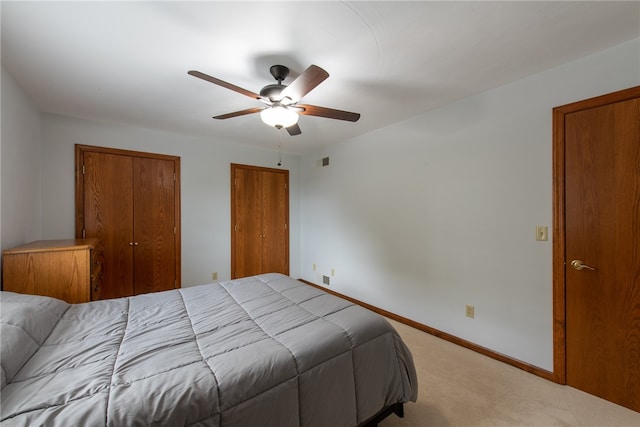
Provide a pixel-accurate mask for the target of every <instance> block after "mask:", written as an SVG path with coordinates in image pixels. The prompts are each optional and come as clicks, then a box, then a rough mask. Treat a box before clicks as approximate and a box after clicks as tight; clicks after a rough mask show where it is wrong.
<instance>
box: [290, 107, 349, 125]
mask: <svg viewBox="0 0 640 427" xmlns="http://www.w3.org/2000/svg"><path fill="white" fill-rule="evenodd" d="M295 106H296V107H298V108H302V111H298V113H299V114H304V115H306V116H317V117H326V118H327V119H338V120H346V121H348V122H357V121H358V119H359V118H360V114H358V113H352V112H349V111H342V110H334V109H333V108H327V107H318V106H317V105H309V104H296V105H295Z"/></svg>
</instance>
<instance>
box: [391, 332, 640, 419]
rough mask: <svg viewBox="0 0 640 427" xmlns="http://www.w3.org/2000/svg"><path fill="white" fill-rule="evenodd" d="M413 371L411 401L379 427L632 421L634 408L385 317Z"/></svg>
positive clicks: (637, 415)
mask: <svg viewBox="0 0 640 427" xmlns="http://www.w3.org/2000/svg"><path fill="white" fill-rule="evenodd" d="M391 323H392V324H393V325H394V327H395V328H396V329H397V330H398V332H399V333H400V335H401V336H402V338H403V339H404V341H405V342H406V344H407V345H408V346H409V348H410V349H411V352H412V354H413V358H414V362H415V364H416V370H417V371H418V381H419V393H418V401H417V402H416V403H408V404H406V405H405V417H404V418H398V417H397V416H395V415H390V416H389V417H388V418H387V419H385V420H384V421H383V422H382V423H380V425H379V426H380V427H406V426H413V427H423V426H424V427H439V426H451V427H471V426H483V427H484V426H486V427H499V426H536V427H537V426H593V427H604V426H612V427H614V426H615V427H626V426H629V427H632V426H633V427H638V426H640V413H638V412H634V411H631V410H630V409H626V408H624V407H622V406H619V405H616V404H613V403H610V402H607V401H605V400H603V399H600V398H598V397H595V396H591V395H589V394H586V393H583V392H582V391H579V390H576V389H574V388H571V387H567V386H562V385H558V384H555V383H553V382H551V381H547V380H545V379H543V378H540V377H538V376H535V375H532V374H529V373H527V372H524V371H522V370H520V369H518V368H515V367H512V366H510V365H506V364H504V363H501V362H498V361H496V360H494V359H491V358H489V357H486V356H483V355H481V354H478V353H476V352H474V351H471V350H468V349H466V348H463V347H460V346H457V345H455V344H452V343H450V342H447V341H444V340H442V339H440V338H436V337H434V336H432V335H429V334H426V333H424V332H422V331H419V330H417V329H414V328H411V327H409V326H406V325H404V324H401V323H398V322H395V321H391Z"/></svg>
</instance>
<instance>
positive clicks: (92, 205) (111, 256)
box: [79, 151, 133, 298]
mask: <svg viewBox="0 0 640 427" xmlns="http://www.w3.org/2000/svg"><path fill="white" fill-rule="evenodd" d="M82 161H83V163H82V164H83V166H82V168H81V170H82V171H83V175H84V203H83V206H84V234H85V236H86V237H97V238H98V239H100V246H101V248H100V249H101V251H102V254H103V256H104V265H105V266H107V267H106V268H104V269H103V272H102V274H103V283H104V284H105V286H103V289H102V293H101V298H117V297H121V296H128V295H133V257H132V255H133V246H130V245H129V243H130V242H131V238H132V236H133V182H132V173H131V171H132V167H133V162H132V159H131V157H128V156H120V155H114V154H104V153H98V152H91V151H90V152H84V153H83V159H82ZM81 229H82V228H81ZM79 237H82V236H79Z"/></svg>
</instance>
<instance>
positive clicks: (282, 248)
mask: <svg viewBox="0 0 640 427" xmlns="http://www.w3.org/2000/svg"><path fill="white" fill-rule="evenodd" d="M288 173H289V171H287V170H281V169H270V168H261V167H257V166H246V165H237V164H232V165H231V180H232V186H231V221H232V229H231V278H238V277H247V276H253V275H256V274H262V273H274V272H275V273H283V274H287V275H288V274H289V229H288V222H289V189H288V185H289V174H288Z"/></svg>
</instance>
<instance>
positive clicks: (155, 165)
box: [76, 145, 180, 299]
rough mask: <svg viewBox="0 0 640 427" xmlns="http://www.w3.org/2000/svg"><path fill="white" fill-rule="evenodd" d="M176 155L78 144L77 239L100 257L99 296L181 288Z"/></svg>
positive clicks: (177, 160)
mask: <svg viewBox="0 0 640 427" xmlns="http://www.w3.org/2000/svg"><path fill="white" fill-rule="evenodd" d="M179 172H180V161H179V158H178V157H175V156H167V155H161V154H152V153H140V152H136V151H127V150H118V149H109V148H101V147H91V146H84V145H76V236H77V237H97V238H99V239H100V245H101V249H102V253H103V254H104V268H103V273H102V274H103V281H102V283H103V287H102V294H101V298H105V299H106V298H117V297H123V296H131V295H136V294H140V293H146V292H156V291H161V290H168V289H173V288H177V287H180V186H179Z"/></svg>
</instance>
